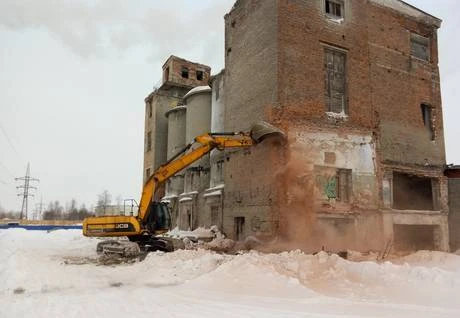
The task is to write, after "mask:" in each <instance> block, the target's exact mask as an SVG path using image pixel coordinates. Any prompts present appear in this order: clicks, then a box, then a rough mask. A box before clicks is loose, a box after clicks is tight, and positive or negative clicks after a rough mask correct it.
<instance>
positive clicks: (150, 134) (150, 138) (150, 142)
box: [147, 131, 152, 151]
mask: <svg viewBox="0 0 460 318" xmlns="http://www.w3.org/2000/svg"><path fill="white" fill-rule="evenodd" d="M150 150H152V132H151V131H149V132H148V133H147V151H150Z"/></svg>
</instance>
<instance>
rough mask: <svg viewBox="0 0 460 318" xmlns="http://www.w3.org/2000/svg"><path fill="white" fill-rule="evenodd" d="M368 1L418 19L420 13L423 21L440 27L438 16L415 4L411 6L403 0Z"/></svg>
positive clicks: (440, 21)
mask: <svg viewBox="0 0 460 318" xmlns="http://www.w3.org/2000/svg"><path fill="white" fill-rule="evenodd" d="M369 2H372V3H374V4H376V5H379V6H382V7H385V8H389V9H392V10H394V11H396V12H398V13H401V14H404V15H407V16H410V17H413V18H416V19H417V18H418V19H420V15H423V16H424V18H425V19H424V21H423V22H428V23H429V24H431V25H433V26H435V27H436V28H440V27H441V23H442V20H441V19H440V18H438V17H435V16H434V15H431V14H429V13H428V12H425V11H423V10H421V9H419V8H417V7H416V6H413V5H411V4H409V3H407V2H405V1H403V0H369ZM404 7H406V8H405V9H406V10H403V9H404Z"/></svg>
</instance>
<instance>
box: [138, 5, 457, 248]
mask: <svg viewBox="0 0 460 318" xmlns="http://www.w3.org/2000/svg"><path fill="white" fill-rule="evenodd" d="M440 24H441V20H439V19H438V18H436V17H433V16H431V15H429V14H427V13H425V12H423V11H421V10H419V9H417V8H414V7H412V6H410V5H408V4H406V3H404V2H403V1H399V0H349V1H343V0H309V1H307V0H289V1H288V0H267V1H259V0H238V1H236V3H235V4H234V6H233V8H232V10H231V11H230V12H229V13H228V14H227V15H226V16H225V54H226V56H225V70H224V71H222V72H221V73H219V74H218V75H217V76H214V77H212V78H211V79H210V81H209V83H210V85H211V86H212V99H211V101H206V102H205V103H211V105H210V107H211V125H210V126H211V127H212V128H219V130H224V131H242V130H248V129H249V128H250V127H251V125H252V123H253V122H255V121H256V120H264V121H267V122H270V123H272V124H274V125H276V126H278V127H280V128H282V129H283V130H284V131H285V132H286V134H287V136H288V142H287V144H285V145H281V144H276V143H275V144H273V143H270V142H267V143H262V144H260V145H258V146H256V147H254V148H252V149H250V151H226V152H225V153H223V154H222V153H220V154H211V158H210V160H209V161H208V165H209V168H208V167H207V166H204V168H205V169H201V170H200V169H197V170H199V171H205V172H207V171H209V174H210V175H207V174H206V175H205V176H204V177H203V178H204V179H201V182H200V186H199V189H198V188H197V189H196V191H193V190H194V189H193V186H192V188H189V189H188V190H187V191H185V192H184V193H193V195H194V196H195V197H196V198H197V199H196V200H195V199H194V200H195V201H193V202H194V203H193V208H191V209H193V210H194V212H193V214H194V215H195V216H196V217H194V218H193V219H192V218H191V217H190V216H188V217H187V218H188V227H190V228H194V227H196V226H200V225H205V226H206V225H208V226H209V225H211V224H217V225H219V227H221V228H222V229H223V231H224V232H225V233H226V234H227V235H229V236H230V237H232V238H236V239H243V238H245V237H247V236H257V237H259V238H273V237H276V238H279V241H280V242H290V243H293V244H294V245H295V246H298V247H302V248H305V249H312V250H315V249H316V250H317V249H318V248H322V247H325V248H327V249H329V250H334V249H343V248H353V249H360V250H367V249H380V248H382V246H383V245H384V244H385V243H386V242H392V244H394V245H395V246H396V247H397V248H398V249H413V248H417V249H420V248H432V249H433V248H434V249H439V250H447V249H448V245H449V240H448V237H449V234H448V223H447V212H448V206H447V192H448V191H447V179H446V177H445V176H444V174H443V173H444V168H445V150H444V137H443V124H442V107H441V96H440V85H439V82H440V80H439V70H438V54H437V29H438V28H439V27H440ZM182 93H183V92H182ZM179 95H181V94H176V96H177V97H178V98H179ZM182 95H183V94H182ZM149 98H150V97H149ZM149 98H147V99H146V101H147V105H149V100H151V99H149ZM155 109H157V111H158V112H160V113H162V112H163V111H164V110H163V109H162V108H161V107H158V108H155ZM187 112H188V111H187ZM147 120H148V118H147V116H146V121H147ZM146 127H147V124H146ZM149 127H151V126H149ZM149 131H152V129H150V130H149ZM146 132H147V130H146ZM162 133H163V134H164V131H162ZM146 136H147V135H146ZM155 136H158V135H157V131H156V132H155ZM155 138H157V137H155ZM146 140H147V141H148V136H147V137H146ZM147 146H148V142H147ZM147 146H146V147H147ZM147 148H148V147H147ZM155 148H156V145H155ZM156 153H158V152H157V151H156ZM157 157H158V156H155V157H154V158H157ZM149 158H150V159H149ZM149 158H147V157H146V160H145V162H147V163H148V164H146V165H145V167H155V164H152V162H149V161H148V160H151V156H150V155H149ZM154 162H157V163H158V162H161V161H160V160H159V159H158V160H157V159H155V161H154ZM200 178H201V177H200ZM203 185H207V187H206V186H203ZM206 188H207V189H206ZM186 197H190V196H186ZM192 199H193V198H192ZM177 213H179V214H181V213H188V215H190V214H191V212H190V209H189V210H188V212H180V209H179V212H177ZM178 217H179V218H180V216H178Z"/></svg>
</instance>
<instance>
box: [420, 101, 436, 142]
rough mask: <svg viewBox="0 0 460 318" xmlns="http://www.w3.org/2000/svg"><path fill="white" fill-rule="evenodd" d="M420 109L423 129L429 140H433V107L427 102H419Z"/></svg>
mask: <svg viewBox="0 0 460 318" xmlns="http://www.w3.org/2000/svg"><path fill="white" fill-rule="evenodd" d="M420 107H421V110H422V120H423V125H424V126H425V129H426V130H427V132H428V134H429V136H430V140H434V139H435V138H434V137H435V136H434V130H433V114H432V113H433V109H432V107H431V105H428V104H421V105H420Z"/></svg>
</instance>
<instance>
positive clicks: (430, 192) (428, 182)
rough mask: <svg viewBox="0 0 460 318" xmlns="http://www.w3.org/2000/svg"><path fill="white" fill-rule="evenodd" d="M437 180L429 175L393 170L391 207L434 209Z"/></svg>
mask: <svg viewBox="0 0 460 318" xmlns="http://www.w3.org/2000/svg"><path fill="white" fill-rule="evenodd" d="M438 197H439V182H437V180H436V179H432V178H429V177H421V176H415V175H410V174H405V173H400V172H393V209H396V210H424V211H427V210H428V211H430V210H435V209H436V208H437V207H438V202H437V201H438V200H437V198H438Z"/></svg>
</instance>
